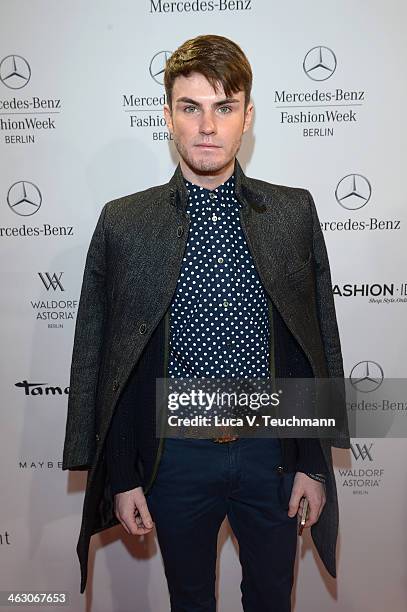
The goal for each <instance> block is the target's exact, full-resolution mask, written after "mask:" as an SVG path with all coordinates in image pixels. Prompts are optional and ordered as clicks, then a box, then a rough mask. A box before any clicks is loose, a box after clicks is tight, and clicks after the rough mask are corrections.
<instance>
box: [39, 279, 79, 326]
mask: <svg viewBox="0 0 407 612" xmlns="http://www.w3.org/2000/svg"><path fill="white" fill-rule="evenodd" d="M63 274H64V273H63V272H38V278H39V279H40V281H41V283H40V285H39V289H40V290H41V291H43V290H44V289H45V290H46V291H47V293H51V294H58V293H62V292H64V293H65V286H64V284H63V283H62V276H63ZM30 306H31V310H32V312H33V313H34V318H35V321H37V322H42V323H45V324H46V325H47V328H48V329H63V328H64V323H65V322H66V321H74V319H75V316H76V312H77V309H78V300H77V299H73V298H69V297H67V296H64V297H63V298H62V297H58V296H57V295H54V296H53V297H52V296H51V297H49V296H48V295H47V296H46V297H45V296H44V297H43V296H40V297H36V298H33V299H31V300H30Z"/></svg>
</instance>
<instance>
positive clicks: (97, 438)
mask: <svg viewBox="0 0 407 612" xmlns="http://www.w3.org/2000/svg"><path fill="white" fill-rule="evenodd" d="M95 438H96V442H99V440H100V436H99V434H96V435H95Z"/></svg>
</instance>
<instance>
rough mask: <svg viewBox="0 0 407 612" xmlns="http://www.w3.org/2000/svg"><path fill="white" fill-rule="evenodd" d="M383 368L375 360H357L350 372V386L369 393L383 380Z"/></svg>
mask: <svg viewBox="0 0 407 612" xmlns="http://www.w3.org/2000/svg"><path fill="white" fill-rule="evenodd" d="M383 378H384V374H383V368H382V367H381V366H380V365H379V364H378V363H376V361H359V363H357V364H356V365H354V366H353V368H352V371H351V373H350V382H351V385H352V387H354V389H356V390H357V391H359V392H360V393H371V392H372V391H375V390H376V389H378V388H379V387H380V385H381V384H382V382H383Z"/></svg>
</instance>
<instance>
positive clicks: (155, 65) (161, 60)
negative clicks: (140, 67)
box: [149, 51, 172, 85]
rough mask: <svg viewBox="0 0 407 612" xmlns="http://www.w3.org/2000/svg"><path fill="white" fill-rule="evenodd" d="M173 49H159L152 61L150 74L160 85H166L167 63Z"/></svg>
mask: <svg viewBox="0 0 407 612" xmlns="http://www.w3.org/2000/svg"><path fill="white" fill-rule="evenodd" d="M171 54H172V51H159V52H158V53H156V54H155V55H154V57H153V58H152V60H151V62H150V67H149V71H150V76H151V77H152V78H153V79H154V81H155V82H156V83H158V84H159V85H164V71H165V65H166V63H167V61H168V59H169V57H170V56H171Z"/></svg>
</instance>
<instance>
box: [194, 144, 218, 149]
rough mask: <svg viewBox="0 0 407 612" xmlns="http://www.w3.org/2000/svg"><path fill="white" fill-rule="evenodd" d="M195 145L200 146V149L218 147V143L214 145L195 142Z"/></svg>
mask: <svg viewBox="0 0 407 612" xmlns="http://www.w3.org/2000/svg"><path fill="white" fill-rule="evenodd" d="M195 146H196V147H200V148H202V149H220V147H219V146H218V145H214V144H210V143H209V144H207V143H204V142H203V143H201V144H197V145H195Z"/></svg>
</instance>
